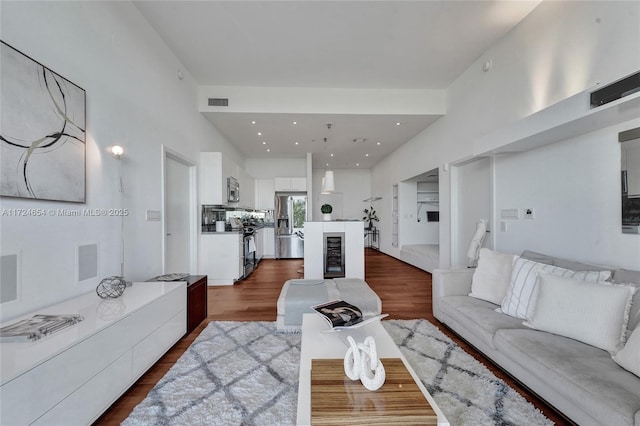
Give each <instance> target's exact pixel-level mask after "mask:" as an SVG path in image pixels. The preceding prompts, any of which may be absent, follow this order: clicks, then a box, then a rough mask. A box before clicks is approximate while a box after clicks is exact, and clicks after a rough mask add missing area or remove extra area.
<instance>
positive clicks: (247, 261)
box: [242, 227, 256, 278]
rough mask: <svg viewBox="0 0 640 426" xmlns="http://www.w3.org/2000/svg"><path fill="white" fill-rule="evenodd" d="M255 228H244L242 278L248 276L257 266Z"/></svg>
mask: <svg viewBox="0 0 640 426" xmlns="http://www.w3.org/2000/svg"><path fill="white" fill-rule="evenodd" d="M254 233H255V231H254V229H253V228H251V227H244V228H243V229H242V235H243V238H242V245H243V250H242V253H243V260H242V262H243V271H244V273H243V274H242V278H247V277H248V276H249V275H251V273H252V272H253V270H254V269H255V268H256V243H255V239H254Z"/></svg>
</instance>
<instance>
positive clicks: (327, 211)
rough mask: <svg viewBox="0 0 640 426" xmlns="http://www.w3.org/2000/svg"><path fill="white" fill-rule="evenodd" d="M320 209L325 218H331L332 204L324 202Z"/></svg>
mask: <svg viewBox="0 0 640 426" xmlns="http://www.w3.org/2000/svg"><path fill="white" fill-rule="evenodd" d="M320 211H321V212H322V219H323V220H331V212H332V211H333V207H331V204H323V205H322V206H320Z"/></svg>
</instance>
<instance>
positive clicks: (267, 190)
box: [256, 179, 275, 210]
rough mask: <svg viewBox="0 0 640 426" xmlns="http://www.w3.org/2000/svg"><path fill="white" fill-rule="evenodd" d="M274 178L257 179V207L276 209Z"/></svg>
mask: <svg viewBox="0 0 640 426" xmlns="http://www.w3.org/2000/svg"><path fill="white" fill-rule="evenodd" d="M274 198H275V181H274V179H256V209H259V210H274V209H275V205H274Z"/></svg>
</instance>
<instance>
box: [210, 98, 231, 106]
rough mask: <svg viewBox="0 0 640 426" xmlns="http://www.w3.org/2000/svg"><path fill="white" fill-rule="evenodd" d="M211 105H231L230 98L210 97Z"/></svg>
mask: <svg viewBox="0 0 640 426" xmlns="http://www.w3.org/2000/svg"><path fill="white" fill-rule="evenodd" d="M209 106H229V98H209Z"/></svg>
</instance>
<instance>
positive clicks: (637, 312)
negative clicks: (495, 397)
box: [433, 251, 640, 426]
mask: <svg viewBox="0 0 640 426" xmlns="http://www.w3.org/2000/svg"><path fill="white" fill-rule="evenodd" d="M521 257H522V258H524V259H531V260H535V261H536V262H540V263H544V264H547V265H555V266H560V267H563V268H567V269H571V270H573V271H594V270H602V269H605V268H601V267H597V266H592V265H585V264H580V263H577V262H572V261H567V260H563V259H558V258H553V257H549V256H545V255H541V254H538V253H533V252H528V251H526V252H524V253H523V254H522V256H521ZM514 262H515V261H514ZM514 269H515V267H514ZM474 272H475V270H474V269H449V270H443V269H438V270H435V271H434V273H433V313H434V316H435V317H436V318H437V319H438V320H440V321H441V322H442V323H443V324H445V325H446V326H447V327H448V328H450V329H451V330H453V331H454V332H455V333H457V334H458V335H459V336H461V337H462V338H463V339H465V340H466V341H467V342H469V343H470V344H471V345H473V346H474V347H476V348H477V349H478V350H479V351H480V352H482V353H483V354H484V355H485V356H486V357H487V358H489V359H491V360H492V361H493V362H494V363H495V364H497V365H498V366H499V367H501V368H502V369H503V370H505V371H506V372H507V373H509V374H510V375H511V376H513V377H514V378H515V379H517V380H518V381H519V382H521V383H522V384H524V385H525V386H526V387H528V388H529V389H531V390H532V391H533V392H535V393H536V394H537V395H539V396H540V397H541V398H543V399H544V400H546V401H547V402H548V403H549V404H550V405H552V406H553V407H555V408H556V409H557V410H558V411H560V412H561V413H563V414H564V415H566V416H567V417H568V418H570V419H571V420H572V421H574V422H576V423H578V424H580V425H615V426H623V425H632V426H640V377H638V376H637V375H636V374H638V371H636V372H635V373H636V374H633V373H632V372H630V371H627V370H626V369H624V368H622V367H621V366H620V365H618V363H617V362H616V361H614V360H613V359H612V353H610V352H609V351H606V350H603V349H599V348H598V347H595V346H592V345H589V344H586V343H583V342H581V341H579V340H574V339H572V338H568V337H564V336H562V335H558V334H552V333H550V332H547V331H539V330H537V329H533V328H531V327H528V326H526V325H524V324H523V320H522V319H518V318H514V317H513V316H510V315H507V314H505V313H502V312H501V307H500V305H496V304H495V303H491V302H488V301H486V300H481V299H478V298H476V297H471V296H469V294H470V293H471V291H472V278H473V274H474ZM611 281H613V282H614V283H635V285H636V286H640V272H636V271H626V270H613V271H612V277H611ZM627 288H629V287H627ZM540 291H541V290H540ZM632 292H633V289H631V291H630V293H631V294H632ZM627 306H628V304H627ZM536 309H542V308H541V307H536ZM496 310H498V311H496ZM628 318H629V321H628V325H627V328H628V331H627V333H626V334H627V335H630V334H631V331H633V330H634V329H635V328H636V327H639V328H640V326H638V323H639V322H640V291H637V292H636V293H635V295H634V296H633V299H631V309H630V311H629V315H628ZM638 333H640V332H638ZM638 333H635V334H634V340H635V343H636V344H635V345H633V349H634V351H633V352H632V353H630V350H627V348H625V353H626V355H627V356H628V357H629V356H630V357H631V358H632V359H634V360H635V361H634V362H635V363H636V365H640V358H639V357H640V353H639V352H638V351H637V348H638V347H639V346H638V345H637V340H638V339H637V337H636V335H637V334H638ZM623 334H624V333H623ZM627 345H628V346H629V347H630V346H632V345H630V344H629V343H628V344H627Z"/></svg>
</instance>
